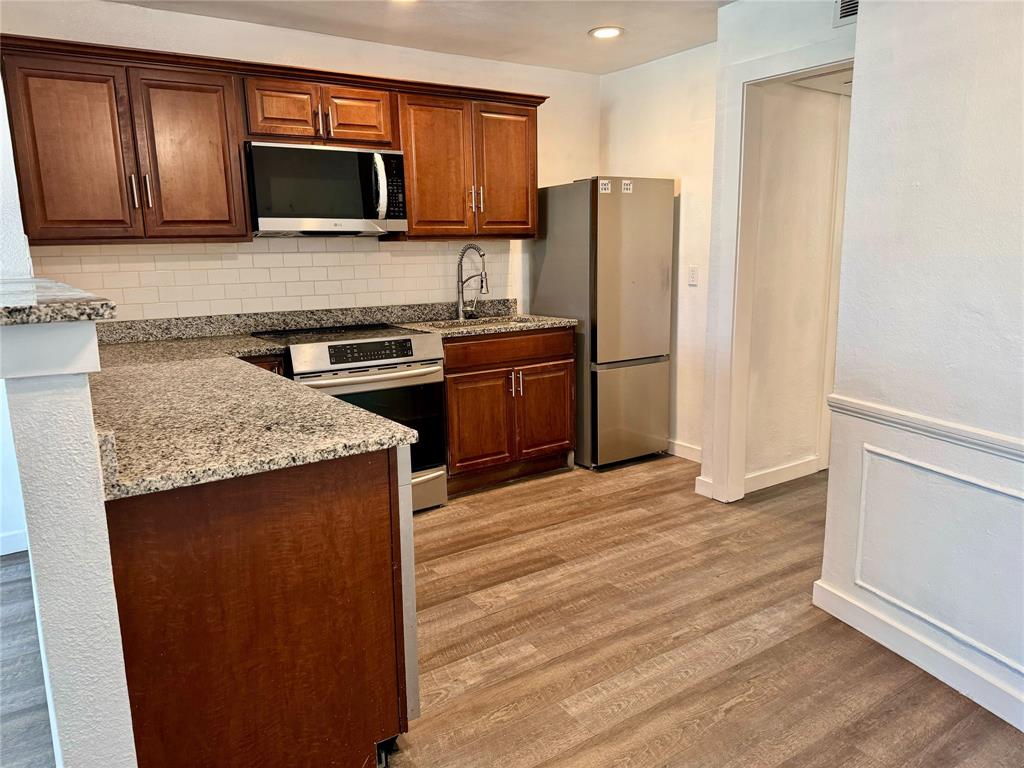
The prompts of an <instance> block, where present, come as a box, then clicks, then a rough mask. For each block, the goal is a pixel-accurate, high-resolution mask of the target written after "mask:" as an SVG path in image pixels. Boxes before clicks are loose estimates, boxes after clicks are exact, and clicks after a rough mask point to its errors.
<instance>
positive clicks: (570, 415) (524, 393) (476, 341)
mask: <svg viewBox="0 0 1024 768" xmlns="http://www.w3.org/2000/svg"><path fill="white" fill-rule="evenodd" d="M566 350H569V351H570V354H571V350H572V331H571V330H570V329H566V330H559V331H556V332H541V333H524V334H508V335H507V336H500V337H498V336H481V337H478V338H472V337H471V338H468V339H467V338H459V339H456V340H453V341H452V342H451V343H446V345H445V360H446V364H447V365H448V367H449V373H448V374H447V375H446V376H445V385H446V390H447V399H448V473H449V475H450V476H451V477H452V478H453V480H454V479H455V478H457V481H455V483H454V485H453V484H452V483H450V484H449V490H450V492H458V491H459V490H462V489H466V488H468V487H473V486H474V485H477V486H478V485H487V484H490V483H492V482H496V481H499V480H503V479H508V478H511V477H518V476H521V475H523V474H531V473H532V472H534V471H547V470H549V469H552V468H554V467H558V466H564V465H565V458H566V457H567V454H568V452H569V451H571V450H573V448H574V447H575V425H576V417H575V412H576V374H575V362H574V361H573V360H572V359H565V357H564V355H565V351H566ZM531 355H532V359H531V357H530V356H531ZM549 355H551V356H558V357H560V358H561V359H554V360H545V359H544V358H545V357H546V356H549ZM502 358H504V359H502ZM499 361H500V362H499ZM463 369H466V370H463ZM473 477H476V478H478V479H479V481H480V482H479V483H478V484H474V483H473V482H472V478H473ZM453 488H454V489H455V490H454V491H453V490H452V489H453Z"/></svg>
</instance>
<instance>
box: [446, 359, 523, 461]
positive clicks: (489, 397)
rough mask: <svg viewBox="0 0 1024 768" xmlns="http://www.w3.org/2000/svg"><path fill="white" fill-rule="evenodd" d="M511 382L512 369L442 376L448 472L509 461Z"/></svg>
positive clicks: (512, 427) (511, 443)
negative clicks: (443, 381) (446, 423)
mask: <svg viewBox="0 0 1024 768" xmlns="http://www.w3.org/2000/svg"><path fill="white" fill-rule="evenodd" d="M512 382H513V376H512V369H511V368H502V369H500V370H494V371H482V372H480V373H458V374H452V375H448V376H445V389H446V391H447V397H448V473H449V474H452V475H455V474H458V473H459V472H466V471H467V470H471V469H482V468H484V467H493V466H496V465H498V464H506V463H508V462H510V461H512V457H513V454H514V445H515V415H514V408H513V400H512Z"/></svg>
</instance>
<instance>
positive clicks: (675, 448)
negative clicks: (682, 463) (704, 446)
mask: <svg viewBox="0 0 1024 768" xmlns="http://www.w3.org/2000/svg"><path fill="white" fill-rule="evenodd" d="M668 452H669V453H671V454H672V455H673V456H678V457H679V458H681V459H689V460H690V461H696V462H699V461H700V460H701V455H702V453H703V452H702V451H701V449H700V446H699V445H691V444H690V443H683V442H680V441H679V440H669V441H668Z"/></svg>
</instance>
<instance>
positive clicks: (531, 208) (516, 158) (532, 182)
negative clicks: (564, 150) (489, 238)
mask: <svg viewBox="0 0 1024 768" xmlns="http://www.w3.org/2000/svg"><path fill="white" fill-rule="evenodd" d="M473 136H474V143H473V152H474V155H475V157H476V186H477V228H476V229H477V232H478V233H479V234H481V235H498V234H503V235H533V234H536V231H537V110H536V109H534V108H533V107H516V106H512V105H509V104H489V103H484V102H474V103H473Z"/></svg>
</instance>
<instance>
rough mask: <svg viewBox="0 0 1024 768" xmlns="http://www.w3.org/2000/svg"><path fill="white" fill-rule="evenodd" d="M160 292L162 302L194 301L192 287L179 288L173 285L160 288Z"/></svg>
mask: <svg viewBox="0 0 1024 768" xmlns="http://www.w3.org/2000/svg"><path fill="white" fill-rule="evenodd" d="M157 290H158V291H159V292H160V301H162V302H168V301H190V300H191V299H192V287H191V286H178V285H171V286H167V287H160V288H158V289H157Z"/></svg>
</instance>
